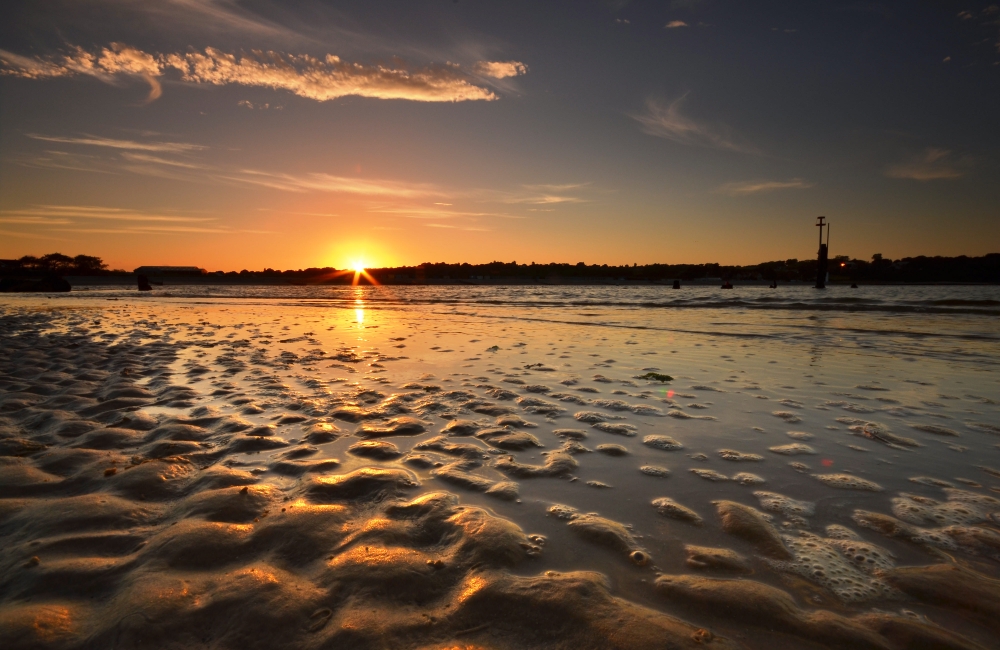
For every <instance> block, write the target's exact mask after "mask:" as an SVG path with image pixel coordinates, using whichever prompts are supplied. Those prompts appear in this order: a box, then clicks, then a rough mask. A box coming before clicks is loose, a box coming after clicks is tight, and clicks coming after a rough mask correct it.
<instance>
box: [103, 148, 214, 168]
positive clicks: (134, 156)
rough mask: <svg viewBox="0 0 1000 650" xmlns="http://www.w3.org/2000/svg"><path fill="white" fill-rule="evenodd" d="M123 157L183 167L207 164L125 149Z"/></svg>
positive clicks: (196, 166) (137, 161) (139, 161)
mask: <svg viewBox="0 0 1000 650" xmlns="http://www.w3.org/2000/svg"><path fill="white" fill-rule="evenodd" d="M122 158H124V159H125V160H128V161H130V162H134V163H150V164H154V165H166V166H168V167H180V168H182V169H205V168H206V167H205V165H198V164H195V163H189V162H183V161H180V160H170V159H168V158H161V157H160V156H151V155H149V154H145V153H131V152H129V151H125V152H123V153H122Z"/></svg>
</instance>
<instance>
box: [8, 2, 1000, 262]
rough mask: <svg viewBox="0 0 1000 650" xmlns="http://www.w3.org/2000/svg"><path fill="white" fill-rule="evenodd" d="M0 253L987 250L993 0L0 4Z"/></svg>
mask: <svg viewBox="0 0 1000 650" xmlns="http://www.w3.org/2000/svg"><path fill="white" fill-rule="evenodd" d="M4 15H5V19H4V21H2V22H0V258H15V257H20V256H22V255H26V254H34V255H39V254H43V253H49V252H54V251H58V252H61V253H64V254H68V255H77V254H87V255H97V256H100V257H102V258H104V260H105V261H106V262H108V263H109V264H110V265H111V266H112V268H124V269H132V268H134V267H136V266H140V265H146V264H149V265H155V264H176V265H197V266H201V267H205V268H208V269H209V270H241V269H263V268H265V267H270V268H276V269H297V268H307V267H313V266H334V267H337V268H348V267H351V266H353V265H355V264H357V263H361V264H364V265H367V266H372V267H377V266H395V265H411V264H418V263H421V262H452V263H453V262H470V263H482V262H489V261H493V260H501V261H505V262H510V261H517V262H519V263H530V262H538V263H543V262H569V263H577V262H581V261H582V262H586V263H588V264H593V263H596V264H634V263H638V264H647V263H655V262H661V263H702V262H718V263H722V264H752V263H756V262H761V261H767V260H779V259H781V260H783V259H788V258H798V259H805V258H809V257H812V256H814V255H815V253H816V241H817V229H816V228H815V227H814V223H815V220H816V217H817V216H819V215H824V216H826V217H827V218H828V220H829V221H830V223H831V233H830V244H831V245H830V254H831V255H849V256H851V257H856V258H860V259H868V258H870V257H871V256H872V255H873V254H875V253H881V254H882V255H883V256H885V257H890V258H894V259H895V258H899V257H905V256H913V255H963V254H964V255H982V254H986V253H990V252H1000V126H998V116H1000V7H998V6H997V4H995V3H993V2H971V1H970V2H957V3H953V2H947V1H940V2H929V1H926V2H917V1H914V0H904V1H900V2H877V3H869V2H853V1H849V0H844V1H842V2H838V1H830V2H822V1H817V2H801V1H800V0H799V1H789V2H778V1H774V2H768V1H765V0H762V1H761V2H753V3H749V2H745V1H739V0H732V1H724V0H674V1H672V2H671V1H664V0H661V1H656V2H653V1H648V2H647V1H640V0H633V1H629V0H607V1H596V0H591V1H587V0H571V1H566V2H557V1H554V0H553V1H542V0H529V1H525V2H517V1H510V2H495V1H494V2H488V1H473V0H431V1H422V0H401V1H398V2H397V1H381V0H365V1H356V2H331V1H323V0H282V1H277V0H157V1H156V2H141V1H139V0H7V2H6V3H5V9H4Z"/></svg>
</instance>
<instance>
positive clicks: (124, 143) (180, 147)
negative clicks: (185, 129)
mask: <svg viewBox="0 0 1000 650" xmlns="http://www.w3.org/2000/svg"><path fill="white" fill-rule="evenodd" d="M27 136H28V137H29V138H32V139H33V140H43V141H45V142H59V143H62V144H79V145H86V146H90V147H108V148H110V149H130V150H133V151H160V152H168V153H182V152H186V151H198V150H201V149H207V148H208V147H204V146H202V145H200V144H190V143H188V142H136V141H135V140H115V139H112V138H102V137H98V136H95V135H88V136H86V137H83V138H70V137H63V136H55V135H39V134H37V133H28V134H27Z"/></svg>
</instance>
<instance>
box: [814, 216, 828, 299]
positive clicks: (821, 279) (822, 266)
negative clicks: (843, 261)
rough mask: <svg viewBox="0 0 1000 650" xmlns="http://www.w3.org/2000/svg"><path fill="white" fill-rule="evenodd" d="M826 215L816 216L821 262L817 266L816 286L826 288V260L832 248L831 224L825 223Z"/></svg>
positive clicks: (819, 260)
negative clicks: (824, 235) (824, 239)
mask: <svg viewBox="0 0 1000 650" xmlns="http://www.w3.org/2000/svg"><path fill="white" fill-rule="evenodd" d="M824 219H826V217H816V221H817V223H816V226H817V227H818V228H819V259H818V260H817V261H818V262H819V263H818V264H817V267H816V288H817V289H826V262H827V259H828V257H829V252H830V251H829V249H830V224H828V223H823V220H824ZM824 226H825V227H826V243H825V244H824V243H823V227H824Z"/></svg>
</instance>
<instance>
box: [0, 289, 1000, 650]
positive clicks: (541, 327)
mask: <svg viewBox="0 0 1000 650" xmlns="http://www.w3.org/2000/svg"><path fill="white" fill-rule="evenodd" d="M80 289H83V290H80ZM998 316H1000V290H998V289H997V288H996V287H975V286H967V287H943V286H933V287H864V288H862V289H855V290H851V289H848V288H847V287H831V288H830V289H828V290H827V291H826V292H818V291H816V290H814V289H811V288H807V287H793V288H789V287H783V288H779V289H769V288H767V287H760V286H756V287H739V286H738V287H737V288H736V289H735V290H732V291H722V290H719V289H718V288H716V287H685V288H683V289H681V290H673V289H671V288H669V287H663V286H648V287H559V286H543V287H503V286H474V287H473V286H468V287H461V286H458V287H444V286H442V287H420V286H414V287H369V286H364V287H339V286H338V287H308V286H307V287H290V286H267V287H254V286H231V287H211V286H190V287H185V286H164V287H156V288H155V290H154V291H151V292H148V293H147V294H145V295H139V294H138V293H137V292H136V291H134V290H133V289H128V290H126V289H122V288H116V287H89V288H87V287H82V288H81V287H74V291H72V292H70V293H68V294H62V295H58V296H48V295H4V296H3V297H2V298H0V340H2V342H3V343H2V347H0V452H2V456H0V544H2V547H3V549H4V550H3V553H2V554H0V558H2V559H0V638H2V639H5V641H4V646H5V647H7V648H53V649H55V648H89V647H102V648H112V647H113V648H138V647H206V648H207V647H211V648H241V649H244V648H258V647H259V648H265V647H266V648H272V647H278V646H282V647H316V648H661V647H664V648H667V647H668V648H701V647H708V648H774V647H795V648H826V647H842V648H929V647H936V648H989V647H996V639H997V637H998V636H1000V623H998V621H1000V616H998V615H1000V604H998V603H1000V375H998V370H1000V335H998V333H997V328H996V322H997V317H998Z"/></svg>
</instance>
